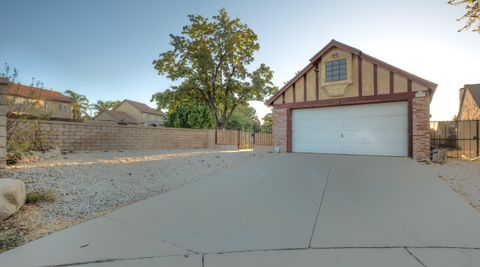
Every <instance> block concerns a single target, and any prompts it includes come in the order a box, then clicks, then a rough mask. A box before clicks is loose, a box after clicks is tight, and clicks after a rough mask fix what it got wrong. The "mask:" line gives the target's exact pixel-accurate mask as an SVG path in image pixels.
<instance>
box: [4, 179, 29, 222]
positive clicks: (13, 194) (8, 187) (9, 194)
mask: <svg viewBox="0 0 480 267" xmlns="http://www.w3.org/2000/svg"><path fill="white" fill-rule="evenodd" d="M26 197H27V193H26V190H25V183H23V182H22V181H20V180H17V179H8V178H2V179H0V221H3V220H5V219H6V218H8V217H10V216H11V215H12V214H14V213H15V212H16V211H17V210H18V209H20V208H21V207H22V206H23V205H24V204H25V199H26Z"/></svg>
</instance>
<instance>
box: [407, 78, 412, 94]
mask: <svg viewBox="0 0 480 267" xmlns="http://www.w3.org/2000/svg"><path fill="white" fill-rule="evenodd" d="M407 91H408V92H409V93H410V92H411V91H412V80H410V79H408V80H407Z"/></svg>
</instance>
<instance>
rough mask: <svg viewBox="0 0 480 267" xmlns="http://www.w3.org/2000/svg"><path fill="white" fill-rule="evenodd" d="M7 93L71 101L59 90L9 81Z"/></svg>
mask: <svg viewBox="0 0 480 267" xmlns="http://www.w3.org/2000/svg"><path fill="white" fill-rule="evenodd" d="M6 94H7V95H11V96H19V97H25V98H33V99H45V100H52V101H59V102H66V103H72V99H71V98H70V97H68V96H66V95H64V94H62V93H60V92H57V91H53V90H47V89H42V88H38V87H33V86H28V85H23V84H19V83H11V84H9V85H8V86H7V92H6Z"/></svg>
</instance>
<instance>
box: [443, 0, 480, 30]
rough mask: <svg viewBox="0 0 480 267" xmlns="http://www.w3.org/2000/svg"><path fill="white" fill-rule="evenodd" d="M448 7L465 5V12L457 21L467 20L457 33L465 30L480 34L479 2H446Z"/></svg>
mask: <svg viewBox="0 0 480 267" xmlns="http://www.w3.org/2000/svg"><path fill="white" fill-rule="evenodd" d="M448 3H449V4H450V5H463V4H465V9H466V10H467V12H466V13H465V14H464V15H463V16H461V17H460V18H458V19H457V21H460V20H464V19H465V20H467V22H466V23H465V26H463V28H461V29H459V30H458V31H459V32H460V31H463V30H466V29H472V31H474V32H478V33H480V0H448Z"/></svg>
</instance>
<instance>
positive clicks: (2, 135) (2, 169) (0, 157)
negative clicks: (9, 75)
mask: <svg viewBox="0 0 480 267" xmlns="http://www.w3.org/2000/svg"><path fill="white" fill-rule="evenodd" d="M7 84H8V80H7V79H5V78H0V178H4V177H6V176H7V172H6V165H7V164H6V161H5V153H6V150H5V146H6V143H7V98H6V96H5V92H6V87H7Z"/></svg>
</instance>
